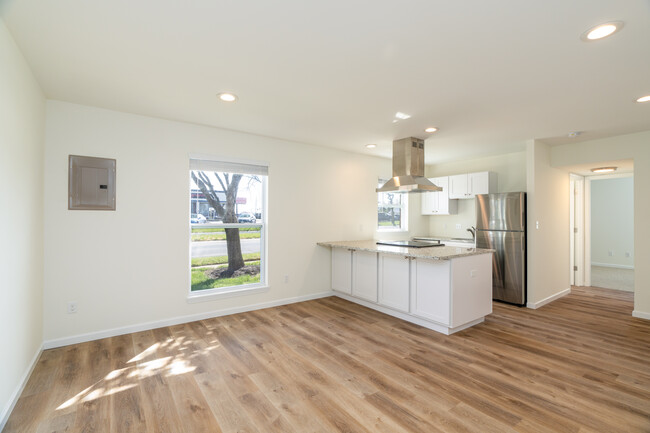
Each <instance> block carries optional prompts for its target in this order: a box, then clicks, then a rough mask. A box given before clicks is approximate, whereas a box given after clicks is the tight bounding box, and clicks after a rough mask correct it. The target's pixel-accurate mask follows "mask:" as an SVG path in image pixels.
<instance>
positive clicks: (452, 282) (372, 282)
mask: <svg viewBox="0 0 650 433" xmlns="http://www.w3.org/2000/svg"><path fill="white" fill-rule="evenodd" d="M318 245H320V246H323V247H329V248H331V250H332V290H334V292H335V293H336V295H337V296H339V297H341V298H344V299H347V300H348V301H351V302H355V303H357V304H360V305H364V306H366V307H368V308H372V309H374V310H377V311H381V312H382V313H385V314H389V315H391V316H394V317H398V318H400V319H403V320H406V321H409V322H412V323H416V324H418V325H420V326H424V327H426V328H429V329H432V330H434V331H438V332H441V333H443V334H447V335H449V334H453V333H454V332H457V331H460V330H463V329H466V328H469V327H470V326H473V325H476V324H478V323H481V322H483V320H484V318H485V316H487V315H488V314H490V313H491V312H492V253H493V250H486V249H478V248H462V247H450V246H438V247H427V248H406V247H395V246H386V245H377V244H376V242H375V241H374V240H361V241H338V242H319V243H318Z"/></svg>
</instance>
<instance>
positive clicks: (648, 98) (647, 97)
mask: <svg viewBox="0 0 650 433" xmlns="http://www.w3.org/2000/svg"><path fill="white" fill-rule="evenodd" d="M636 102H650V95H645V96H641V97H640V98H639V99H637V100H636Z"/></svg>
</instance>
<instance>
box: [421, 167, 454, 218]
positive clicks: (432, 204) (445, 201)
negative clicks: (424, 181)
mask: <svg viewBox="0 0 650 433" xmlns="http://www.w3.org/2000/svg"><path fill="white" fill-rule="evenodd" d="M429 180H430V181H431V182H433V184H434V185H437V186H439V187H441V188H442V191H434V192H425V193H422V215H452V214H455V213H456V212H458V202H457V201H456V200H449V178H448V177H446V176H445V177H432V178H429Z"/></svg>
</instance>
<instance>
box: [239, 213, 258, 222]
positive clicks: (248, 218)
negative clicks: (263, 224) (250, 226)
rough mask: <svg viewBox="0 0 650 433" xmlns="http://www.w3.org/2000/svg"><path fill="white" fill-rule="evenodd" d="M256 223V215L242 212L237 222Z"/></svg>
mask: <svg viewBox="0 0 650 433" xmlns="http://www.w3.org/2000/svg"><path fill="white" fill-rule="evenodd" d="M255 221H256V219H255V215H253V214H251V213H248V212H242V213H240V214H239V216H238V217H237V222H239V223H254V222H255Z"/></svg>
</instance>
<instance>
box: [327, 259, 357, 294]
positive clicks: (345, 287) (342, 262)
mask: <svg viewBox="0 0 650 433" xmlns="http://www.w3.org/2000/svg"><path fill="white" fill-rule="evenodd" d="M332 290H336V291H338V292H342V293H347V294H348V295H349V294H351V293H352V251H349V250H347V249H343V248H332Z"/></svg>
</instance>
